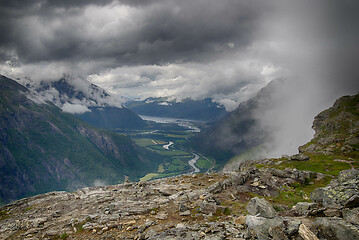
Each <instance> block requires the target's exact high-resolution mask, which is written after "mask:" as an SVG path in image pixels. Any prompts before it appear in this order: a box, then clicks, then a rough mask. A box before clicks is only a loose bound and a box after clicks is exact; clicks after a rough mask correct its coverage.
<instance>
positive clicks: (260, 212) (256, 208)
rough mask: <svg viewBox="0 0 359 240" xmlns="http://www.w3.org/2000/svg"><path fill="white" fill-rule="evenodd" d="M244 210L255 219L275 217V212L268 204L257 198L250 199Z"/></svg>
mask: <svg viewBox="0 0 359 240" xmlns="http://www.w3.org/2000/svg"><path fill="white" fill-rule="evenodd" d="M246 209H247V211H248V213H249V214H251V215H255V216H257V217H264V218H274V217H275V216H276V215H277V213H276V211H275V210H274V208H273V207H272V205H271V204H270V203H268V202H267V201H266V200H265V199H261V198H258V197H254V198H252V199H251V200H250V201H249V203H248V205H247V207H246Z"/></svg>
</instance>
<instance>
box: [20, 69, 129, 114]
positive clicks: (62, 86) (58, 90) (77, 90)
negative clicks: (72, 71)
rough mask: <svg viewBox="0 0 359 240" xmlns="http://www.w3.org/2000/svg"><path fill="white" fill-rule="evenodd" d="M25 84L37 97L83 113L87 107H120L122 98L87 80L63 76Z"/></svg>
mask: <svg viewBox="0 0 359 240" xmlns="http://www.w3.org/2000/svg"><path fill="white" fill-rule="evenodd" d="M26 86H27V87H28V88H30V89H32V90H34V91H36V92H37V93H38V95H39V96H38V98H41V99H43V100H44V101H50V102H52V103H54V104H55V105H56V106H57V107H59V108H61V109H62V110H63V111H66V112H70V113H83V112H86V111H90V110H89V107H118V108H122V103H123V100H122V98H120V97H117V96H113V95H110V94H109V93H107V92H106V91H105V90H104V89H102V88H100V87H99V86H97V85H95V84H92V83H90V82H88V81H87V80H83V79H78V78H71V77H69V76H64V77H63V78H61V79H59V80H56V81H41V82H39V83H34V82H30V83H29V82H28V83H27V84H26Z"/></svg>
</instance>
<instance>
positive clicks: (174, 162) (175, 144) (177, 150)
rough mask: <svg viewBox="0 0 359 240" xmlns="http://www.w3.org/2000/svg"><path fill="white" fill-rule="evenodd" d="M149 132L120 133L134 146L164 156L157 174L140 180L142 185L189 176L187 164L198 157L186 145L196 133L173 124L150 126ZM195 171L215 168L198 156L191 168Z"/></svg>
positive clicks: (190, 169) (211, 163)
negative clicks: (158, 180)
mask: <svg viewBox="0 0 359 240" xmlns="http://www.w3.org/2000/svg"><path fill="white" fill-rule="evenodd" d="M152 124H153V125H151V126H150V127H149V128H148V129H144V130H132V131H129V130H128V131H126V132H121V133H125V134H126V135H129V136H130V137H131V138H132V139H133V140H134V142H135V143H136V144H137V145H139V146H141V147H145V148H146V149H148V150H151V151H154V152H156V153H158V154H160V155H162V156H163V158H164V161H163V163H161V164H160V165H159V166H158V170H157V172H151V173H148V174H147V175H145V176H143V177H142V178H141V179H140V180H141V181H148V180H151V179H156V178H163V177H169V176H175V175H181V174H186V173H191V172H193V171H194V170H195V169H193V168H192V167H191V166H190V165H189V161H190V160H193V159H194V158H195V156H198V153H194V152H193V151H192V150H191V149H188V148H186V142H187V139H188V138H189V137H191V136H192V135H193V134H195V132H194V131H193V130H192V129H191V128H187V127H184V126H183V124H181V126H180V125H179V124H176V123H152ZM193 161H194V160H193ZM194 165H195V166H196V167H197V169H198V170H197V171H200V172H206V171H209V170H211V169H212V168H213V167H214V166H215V161H214V160H212V159H208V158H206V157H205V156H202V155H200V156H199V157H198V160H197V159H196V162H195V164H194Z"/></svg>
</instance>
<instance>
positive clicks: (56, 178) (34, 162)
mask: <svg viewBox="0 0 359 240" xmlns="http://www.w3.org/2000/svg"><path fill="white" fill-rule="evenodd" d="M160 161H161V157H160V156H157V155H156V154H154V153H149V152H147V151H145V150H144V149H142V148H139V147H137V145H135V144H134V143H133V142H132V141H131V139H130V138H128V137H126V136H123V135H118V134H114V133H110V132H108V131H105V130H99V129H95V128H93V127H91V126H90V125H88V124H86V123H85V122H82V121H81V120H79V119H78V118H76V117H74V116H73V115H71V114H66V113H63V112H62V111H61V109H59V108H57V107H56V106H54V105H53V104H48V103H43V102H42V103H40V102H39V99H37V98H36V95H34V94H33V93H32V92H31V91H29V90H28V89H26V88H25V87H23V86H21V85H19V84H17V83H16V82H15V81H13V80H11V79H8V78H6V77H3V76H1V77H0V200H1V199H2V200H3V201H8V200H14V199H18V198H20V197H24V196H28V195H33V194H37V193H42V192H47V191H52V190H75V189H77V188H79V187H85V186H93V185H95V184H98V183H107V184H114V183H118V182H121V181H123V180H124V175H127V176H129V177H130V179H133V180H134V179H138V178H139V177H141V176H142V175H144V174H145V173H146V172H147V171H149V170H151V169H155V168H156V167H157V165H158V164H159V162H160Z"/></svg>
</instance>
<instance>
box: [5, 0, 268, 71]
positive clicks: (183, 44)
mask: <svg viewBox="0 0 359 240" xmlns="http://www.w3.org/2000/svg"><path fill="white" fill-rule="evenodd" d="M94 2H96V1H94ZM94 2H93V3H94ZM255 2H256V1H255ZM88 3H89V1H47V2H42V3H41V2H36V1H32V2H26V3H25V4H24V5H23V6H24V8H23V10H25V7H26V9H28V10H27V11H26V12H25V11H22V10H21V4H20V1H14V2H13V3H12V4H4V5H3V8H2V12H7V13H8V14H9V13H10V10H9V8H12V9H13V11H14V12H16V13H17V14H13V15H12V16H9V18H8V19H3V21H2V22H3V24H1V30H2V32H6V33H7V34H6V35H5V36H3V37H1V39H0V43H1V44H2V45H3V46H6V47H7V48H8V50H10V49H12V50H14V51H15V52H16V54H17V57H18V58H19V60H20V61H22V62H27V63H29V62H30V63H31V62H38V61H56V60H61V61H63V60H68V61H82V60H86V59H94V58H98V59H111V60H114V61H115V62H114V65H124V64H126V65H128V64H135V65H136V64H166V63H169V62H186V61H204V60H206V61H208V60H210V59H213V58H214V57H216V58H217V57H218V56H219V55H221V54H227V53H228V52H230V51H232V49H231V48H229V47H228V44H229V43H230V44H233V45H232V46H234V47H235V48H240V47H243V46H247V45H248V44H249V43H250V42H251V40H252V39H253V31H254V30H255V29H256V24H257V23H258V22H257V21H258V18H259V14H260V13H262V11H263V10H264V8H265V7H268V6H267V4H260V5H259V6H256V5H255V4H254V3H251V1H241V2H239V1H234V0H233V1H230V0H225V1H221V2H218V1H214V0H213V1H150V2H148V1H145V3H146V4H147V5H145V6H144V4H142V3H141V2H140V1H138V2H133V1H127V2H125V3H126V4H129V5H131V6H132V7H129V8H128V9H127V10H126V9H125V10H124V11H125V12H126V11H128V12H129V16H128V18H124V19H122V18H121V16H119V17H120V18H119V19H116V16H113V17H114V18H113V19H111V18H106V17H105V19H104V20H103V21H105V23H106V21H112V23H111V24H112V26H106V24H105V23H104V24H101V23H100V21H101V20H99V21H96V18H98V17H99V16H97V15H96V10H97V11H98V12H99V14H100V15H101V14H106V11H105V10H104V9H103V8H102V9H101V7H98V8H97V9H96V8H94V9H93V14H94V15H93V16H92V17H93V19H89V20H90V22H88V21H86V18H85V19H83V20H81V19H79V18H77V16H86V14H88V12H86V11H87V10H88V9H86V8H85V7H84V6H88V5H85V4H88ZM90 3H91V2H90ZM120 3H121V1H120ZM81 6H82V7H83V8H75V9H73V8H71V7H81ZM17 7H19V9H17ZM64 8H65V9H64ZM109 8H111V7H109ZM112 8H116V6H115V5H112ZM29 9H32V10H29ZM268 9H269V8H267V10H268ZM119 14H122V13H119ZM123 14H126V13H123ZM87 17H88V18H90V16H87ZM100 18H101V16H100ZM97 24H98V25H97ZM106 27H108V29H107V30H106V29H105V28H106Z"/></svg>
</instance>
